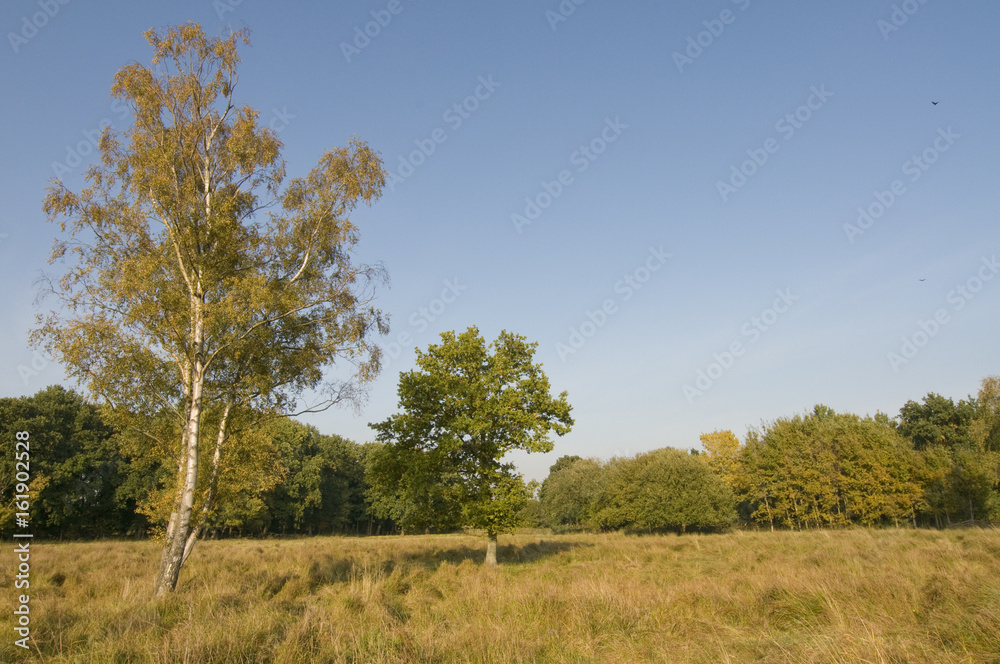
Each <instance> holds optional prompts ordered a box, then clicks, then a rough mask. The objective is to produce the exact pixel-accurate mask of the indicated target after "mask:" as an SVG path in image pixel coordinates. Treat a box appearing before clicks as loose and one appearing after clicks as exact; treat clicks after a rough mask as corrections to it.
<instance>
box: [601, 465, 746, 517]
mask: <svg viewBox="0 0 1000 664" xmlns="http://www.w3.org/2000/svg"><path fill="white" fill-rule="evenodd" d="M605 472H606V478H605V480H604V483H603V490H602V491H601V492H600V494H599V495H598V497H597V499H596V505H595V508H596V509H594V512H593V514H592V515H591V517H590V522H591V524H592V525H593V526H595V527H598V528H601V529H605V530H607V529H618V528H627V529H630V530H636V531H644V532H656V531H676V532H681V533H683V532H687V531H689V530H700V531H713V530H720V529H724V528H727V527H729V526H731V525H732V524H733V522H734V521H735V520H736V511H735V501H734V499H733V494H732V491H731V490H730V489H729V487H728V486H726V484H725V483H724V482H723V481H722V479H720V478H719V477H718V476H717V475H715V474H714V473H712V471H711V470H710V469H709V468H708V466H707V465H706V464H705V463H704V462H703V461H701V460H700V459H699V458H698V457H697V456H694V455H691V454H687V453H686V452H683V451H681V450H678V449H674V448H669V447H668V448H663V449H659V450H654V451H652V452H647V453H645V454H639V455H637V456H635V457H633V458H630V459H620V458H619V459H614V460H612V461H611V462H610V463H609V464H608V466H607V467H606V469H605Z"/></svg>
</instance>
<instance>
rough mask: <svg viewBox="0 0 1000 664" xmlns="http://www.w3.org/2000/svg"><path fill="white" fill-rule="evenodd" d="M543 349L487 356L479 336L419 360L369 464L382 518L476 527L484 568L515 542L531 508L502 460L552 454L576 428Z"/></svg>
mask: <svg viewBox="0 0 1000 664" xmlns="http://www.w3.org/2000/svg"><path fill="white" fill-rule="evenodd" d="M537 345H538V344H536V343H528V342H527V341H526V340H525V338H524V337H522V336H520V335H516V334H511V333H510V332H506V331H504V332H501V333H500V336H499V337H498V338H497V339H496V341H493V342H492V343H491V344H490V345H489V346H487V344H486V342H485V340H484V339H483V337H482V336H480V334H479V330H478V329H477V328H476V327H470V328H469V329H468V330H467V331H465V332H463V333H461V334H458V335H456V334H455V333H454V332H445V333H442V334H441V343H440V344H437V345H434V344H432V345H431V346H429V347H428V349H427V351H426V352H421V351H420V350H419V349H418V350H417V358H416V363H417V367H418V368H417V369H415V370H413V371H409V372H405V373H402V374H400V379H399V390H398V393H399V407H400V408H401V410H402V412H401V413H398V414H396V415H392V416H391V417H389V418H388V419H386V420H385V421H383V422H380V423H378V424H372V425H370V426H371V427H372V428H373V429H374V430H375V431H376V432H377V441H378V443H379V444H380V446H379V447H378V448H376V449H375V450H373V452H372V454H371V455H370V456H369V461H368V472H367V478H368V482H369V485H370V490H369V496H370V500H371V502H372V505H373V508H374V510H375V511H376V513H377V514H379V515H380V516H383V517H390V518H392V519H393V521H395V522H396V523H397V524H399V525H401V526H402V527H403V528H404V529H407V528H414V527H417V528H419V527H425V526H428V525H437V526H439V527H448V526H451V527H454V526H456V525H464V526H470V527H472V528H477V529H482V530H484V531H485V532H486V535H487V537H488V538H489V542H488V545H487V553H486V561H485V562H486V564H487V565H495V564H496V545H497V535H498V534H500V533H505V532H510V531H512V530H513V528H514V526H515V525H516V524H517V520H518V517H519V512H520V510H521V509H522V508H523V507H524V505H525V504H526V503H527V500H528V492H527V490H526V487H525V485H524V481H523V479H522V478H521V475H520V474H518V473H517V472H516V471H515V469H514V465H513V464H512V463H509V462H507V463H505V462H504V461H503V458H504V456H505V455H506V454H507V453H508V452H511V451H513V450H524V451H526V452H548V451H550V450H551V449H552V441H551V440H550V439H549V433H550V432H555V433H556V435H559V436H562V435H563V434H565V433H567V432H569V430H570V428H571V427H572V425H573V419H572V418H571V417H570V409H571V407H570V405H569V403H568V402H567V400H566V396H567V394H566V392H563V393H561V394H560V395H559V396H558V397H553V396H552V395H551V394H550V392H549V380H548V378H547V377H546V376H545V374H544V373H543V371H542V367H541V365H540V364H536V363H535V362H534V352H535V348H536V347H537Z"/></svg>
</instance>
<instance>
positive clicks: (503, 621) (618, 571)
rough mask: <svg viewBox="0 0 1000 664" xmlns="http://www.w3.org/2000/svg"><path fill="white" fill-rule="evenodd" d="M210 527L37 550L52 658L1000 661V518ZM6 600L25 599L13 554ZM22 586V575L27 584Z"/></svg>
mask: <svg viewBox="0 0 1000 664" xmlns="http://www.w3.org/2000/svg"><path fill="white" fill-rule="evenodd" d="M484 548H485V546H484V541H483V540H482V539H480V538H474V537H468V536H451V535H443V536H424V537H381V538H365V539H351V538H313V539H298V540H258V541H247V540H230V541H206V542H200V543H199V544H198V546H197V547H196V549H195V552H194V554H193V555H192V557H191V559H190V560H189V561H188V563H187V565H186V566H185V567H184V569H183V570H182V572H181V580H180V583H179V585H178V588H177V591H176V592H175V593H174V594H173V595H172V596H170V597H168V598H166V599H165V600H162V601H158V602H157V601H153V600H152V599H151V598H150V594H151V590H152V578H153V573H154V571H155V567H156V564H157V561H158V556H159V549H158V546H157V545H156V544H155V543H151V542H140V543H135V542H121V543H118V542H100V543H84V544H80V543H77V544H45V543H42V542H39V543H38V544H37V545H35V546H34V547H33V551H32V560H31V562H32V588H31V597H32V598H31V607H32V613H31V616H32V623H31V627H32V636H33V639H34V645H33V647H32V650H31V653H30V654H25V653H24V652H23V651H22V649H21V648H17V647H15V646H14V645H13V640H14V639H15V638H16V636H14V632H13V621H12V615H11V613H10V609H7V610H4V611H3V613H0V633H2V634H3V635H4V638H3V642H2V643H0V660H2V661H4V662H14V661H21V660H25V659H33V660H40V661H44V662H99V663H102V664H103V663H112V662H159V663H162V664H168V663H169V664H178V663H191V664H195V663H199V664H200V663H209V662H212V663H214V662H278V663H291V662H357V663H361V662H364V663H366V664H368V663H370V664H381V663H388V662H435V663H436V662H611V663H617V662H622V663H624V662H704V663H706V664H707V663H712V664H715V663H718V662H816V663H820V662H823V663H840V662H843V663H845V664H846V663H848V662H850V663H852V664H853V663H856V662H878V663H888V662H913V663H920V662H926V663H928V664H931V663H933V664H943V663H948V662H956V663H957V662H1000V531H997V530H968V531H947V532H936V531H925V530H885V531H867V530H846V531H830V532H826V531H819V532H816V531H814V532H779V533H770V532H766V533H765V532H760V533H745V532H735V533H731V534H726V535H711V536H704V535H701V536H699V535H688V536H682V537H677V536H662V537H661V536H649V537H631V536H625V535H620V534H608V535H561V536H547V535H517V536H513V537H509V538H501V547H500V550H499V557H500V559H501V566H500V567H499V568H496V569H486V568H483V567H482V566H481V564H480V563H481V560H482V558H483V555H484ZM4 567H6V568H7V569H4V571H3V575H2V576H0V587H2V588H3V591H2V593H0V596H5V597H7V598H9V599H7V600H4V603H5V604H6V605H7V606H9V607H11V608H12V607H13V598H14V597H15V596H16V595H15V590H14V588H13V577H12V574H11V570H10V565H5V566H4ZM18 592H19V591H18Z"/></svg>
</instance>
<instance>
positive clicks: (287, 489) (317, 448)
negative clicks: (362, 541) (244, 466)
mask: <svg viewBox="0 0 1000 664" xmlns="http://www.w3.org/2000/svg"><path fill="white" fill-rule="evenodd" d="M278 425H279V427H278V431H277V432H276V434H277V437H278V439H279V442H278V445H279V448H280V452H281V456H280V463H281V464H282V471H283V478H282V481H281V482H280V483H279V484H277V485H276V486H275V487H274V489H272V490H271V491H269V492H268V493H267V494H266V496H265V498H264V501H265V503H266V504H267V506H268V513H269V526H270V528H272V529H276V530H281V531H282V532H286V531H288V532H306V533H308V534H310V535H311V534H312V533H313V532H345V531H347V530H348V529H349V528H350V527H351V526H353V525H355V524H357V523H358V522H360V521H361V520H363V519H364V518H365V516H366V514H365V504H364V479H363V465H362V458H361V448H360V446H359V445H356V444H355V443H353V442H351V441H349V440H345V439H343V438H341V437H340V436H331V435H324V434H321V433H319V431H317V430H316V428H315V427H311V426H307V425H305V424H302V423H300V422H296V421H294V420H282V421H280V422H278Z"/></svg>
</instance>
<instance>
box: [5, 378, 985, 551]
mask: <svg viewBox="0 0 1000 664" xmlns="http://www.w3.org/2000/svg"><path fill="white" fill-rule="evenodd" d="M412 375H413V379H412V380H415V379H416V378H417V374H412ZM415 393H419V394H421V395H422V398H427V396H428V395H427V392H426V391H425V390H415ZM399 417H400V416H394V417H393V418H390V419H389V420H387V421H386V423H384V424H382V425H381V426H380V427H377V430H381V431H383V432H385V431H388V428H387V427H396V428H400V420H399V419H398V418H399ZM0 423H2V425H0V426H2V431H0V435H2V436H4V439H5V440H13V439H14V438H13V435H14V432H16V431H30V432H31V436H32V438H31V440H32V444H33V445H34V446H35V447H34V450H35V451H34V454H33V455H32V460H31V463H32V485H31V486H32V501H31V512H30V517H29V521H30V523H31V527H32V530H33V532H34V533H36V534H37V535H38V536H42V537H49V538H72V539H79V538H100V537H145V536H148V535H150V534H157V533H162V532H163V527H164V523H165V522H166V520H167V514H166V511H165V510H166V509H168V508H169V497H170V496H169V493H170V492H169V488H171V487H172V486H173V485H172V483H171V480H172V479H173V476H174V475H173V471H172V470H171V468H170V467H169V463H167V462H165V461H164V460H163V459H159V460H157V459H154V458H150V457H148V456H142V457H140V456H130V453H129V450H130V449H132V448H131V447H130V444H129V441H128V436H127V435H126V434H124V433H123V432H122V431H120V430H117V429H115V427H114V426H112V425H110V424H109V423H108V422H106V421H105V419H104V417H103V416H102V414H101V409H100V408H98V407H97V406H95V405H93V404H91V403H88V402H87V401H86V400H85V399H84V397H82V396H81V395H80V394H78V393H76V392H74V391H72V390H68V389H66V388H64V387H62V386H58V385H53V386H50V387H48V388H46V389H44V390H42V391H40V392H38V393H37V394H35V395H34V396H31V397H17V398H4V399H0ZM259 434H260V435H259V437H258V438H259V441H263V442H260V443H259V444H258V445H256V446H255V447H254V452H253V454H252V455H250V458H246V459H239V458H233V459H226V460H225V461H224V463H226V464H227V465H228V466H229V467H231V468H233V469H234V470H236V471H237V472H234V473H228V474H227V476H228V477H233V478H242V479H239V480H237V481H227V482H225V483H223V484H222V485H221V486H220V487H219V488H218V493H219V495H220V500H219V501H218V503H217V507H216V509H215V510H214V511H213V512H212V514H211V516H210V517H209V518H208V519H207V521H206V523H205V525H204V527H203V532H204V533H205V534H206V535H208V536H265V535H273V534H283V535H315V534H350V535H379V534H388V533H399V532H411V533H412V532H428V531H433V532H445V531H454V530H459V529H460V528H461V527H462V526H463V525H467V524H466V523H465V521H464V520H463V518H461V512H460V510H459V511H456V510H455V509H453V508H454V505H450V504H449V503H448V500H446V499H445V497H444V496H445V495H446V494H447V493H448V492H449V491H453V490H454V488H455V483H454V482H453V481H451V480H453V479H454V477H444V479H442V477H439V476H438V475H435V474H434V473H422V474H421V475H419V476H413V477H411V479H410V480H407V481H408V482H410V483H409V484H405V485H404V484H401V483H400V479H401V477H400V473H401V472H402V470H401V467H402V466H408V465H412V464H413V463H414V460H415V459H416V457H413V456H412V455H413V454H416V453H417V452H416V451H415V450H413V449H412V448H411V449H410V451H409V452H408V453H407V454H408V455H409V456H407V458H406V460H405V463H403V464H401V465H400V464H398V460H396V461H391V460H390V457H387V455H386V453H387V448H386V444H385V442H384V441H383V442H375V443H366V444H358V443H355V442H353V441H350V440H347V439H345V438H342V437H340V436H337V435H329V434H322V433H320V432H319V431H318V430H317V429H316V428H315V427H312V426H308V425H305V424H302V423H301V422H298V421H296V420H293V419H287V418H282V419H275V420H272V421H269V423H268V424H267V425H266V426H265V427H264V428H263V430H262V431H261V432H259ZM701 442H702V447H703V450H690V451H687V452H686V451H683V450H679V449H675V448H664V449H658V450H653V451H650V452H644V453H641V454H637V455H635V456H633V457H627V458H626V457H616V458H612V459H610V460H599V459H593V458H581V457H579V456H562V457H560V458H559V459H558V460H557V461H556V463H555V464H554V465H553V466H552V467H551V469H550V472H549V475H548V477H547V478H546V479H545V480H544V481H543V482H542V483H541V484H538V483H529V495H533V497H531V498H530V499H528V500H526V501H524V500H521V501H513V503H512V504H513V505H514V506H515V507H516V512H517V513H516V514H512V515H509V516H508V521H510V523H509V524H508V525H509V526H513V525H521V526H536V527H549V528H554V529H557V530H595V531H600V530H621V529H624V530H629V531H633V532H678V533H684V532H694V531H697V532H712V531H719V530H724V529H728V528H731V527H734V526H735V527H764V528H771V529H775V528H792V529H802V528H829V527H840V526H848V525H860V526H901V525H908V526H914V527H937V528H941V527H947V526H949V525H956V524H965V523H970V522H991V521H992V522H996V521H1000V377H996V376H994V377H990V378H986V379H984V380H983V381H982V385H981V388H980V390H979V394H978V395H977V396H976V397H969V398H968V399H962V400H959V401H958V402H955V401H954V400H953V399H951V398H948V397H944V396H941V395H939V394H935V393H931V394H928V395H926V396H925V397H924V398H923V399H922V400H921V401H920V402H917V401H912V400H911V401H908V402H907V403H906V404H905V405H904V406H903V407H902V408H901V409H900V412H899V415H898V416H897V417H895V418H890V417H889V416H888V415H886V414H883V413H877V414H876V415H875V416H873V417H867V416H866V417H860V416H858V415H854V414H850V413H836V412H834V411H833V410H832V409H830V408H828V407H826V406H823V405H817V406H815V407H814V408H813V409H812V411H811V412H809V413H806V414H802V415H794V416H791V417H783V418H779V419H777V420H775V421H773V422H770V423H766V424H764V425H762V426H761V427H759V428H751V429H750V430H749V431H748V432H747V434H746V436H745V437H744V440H743V441H740V440H739V439H738V438H737V437H736V436H735V435H734V434H733V433H732V432H731V431H715V432H712V433H706V434H703V435H702V436H701ZM421 463H425V462H421ZM439 463H440V462H439ZM394 464H395V465H394ZM478 465H479V466H481V467H482V468H487V467H489V464H488V463H484V462H483V461H482V460H480V461H479V462H478ZM240 466H242V467H241V468H239V467H240ZM480 472H484V471H483V470H482V469H481V470H480ZM14 475H15V473H14V465H13V457H12V455H5V457H4V458H3V459H2V460H0V498H2V502H0V524H2V525H3V527H4V528H9V527H12V524H13V518H14V484H15V483H14ZM417 477H419V479H420V481H421V482H422V484H415V483H414V482H415V479H414V478H417ZM512 477H515V478H516V477H517V476H516V474H515V475H514V476H512ZM445 480H447V481H445ZM467 498H468V497H467ZM467 502H470V503H471V502H473V501H471V500H467ZM486 502H487V503H488V502H490V501H486ZM435 503H441V505H438V507H435V506H434V504H435ZM484 504H486V503H484V502H482V501H480V503H478V508H477V509H482V506H483V505H484ZM439 507H440V508H441V509H439ZM393 517H394V518H393ZM484 523H485V522H484Z"/></svg>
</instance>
